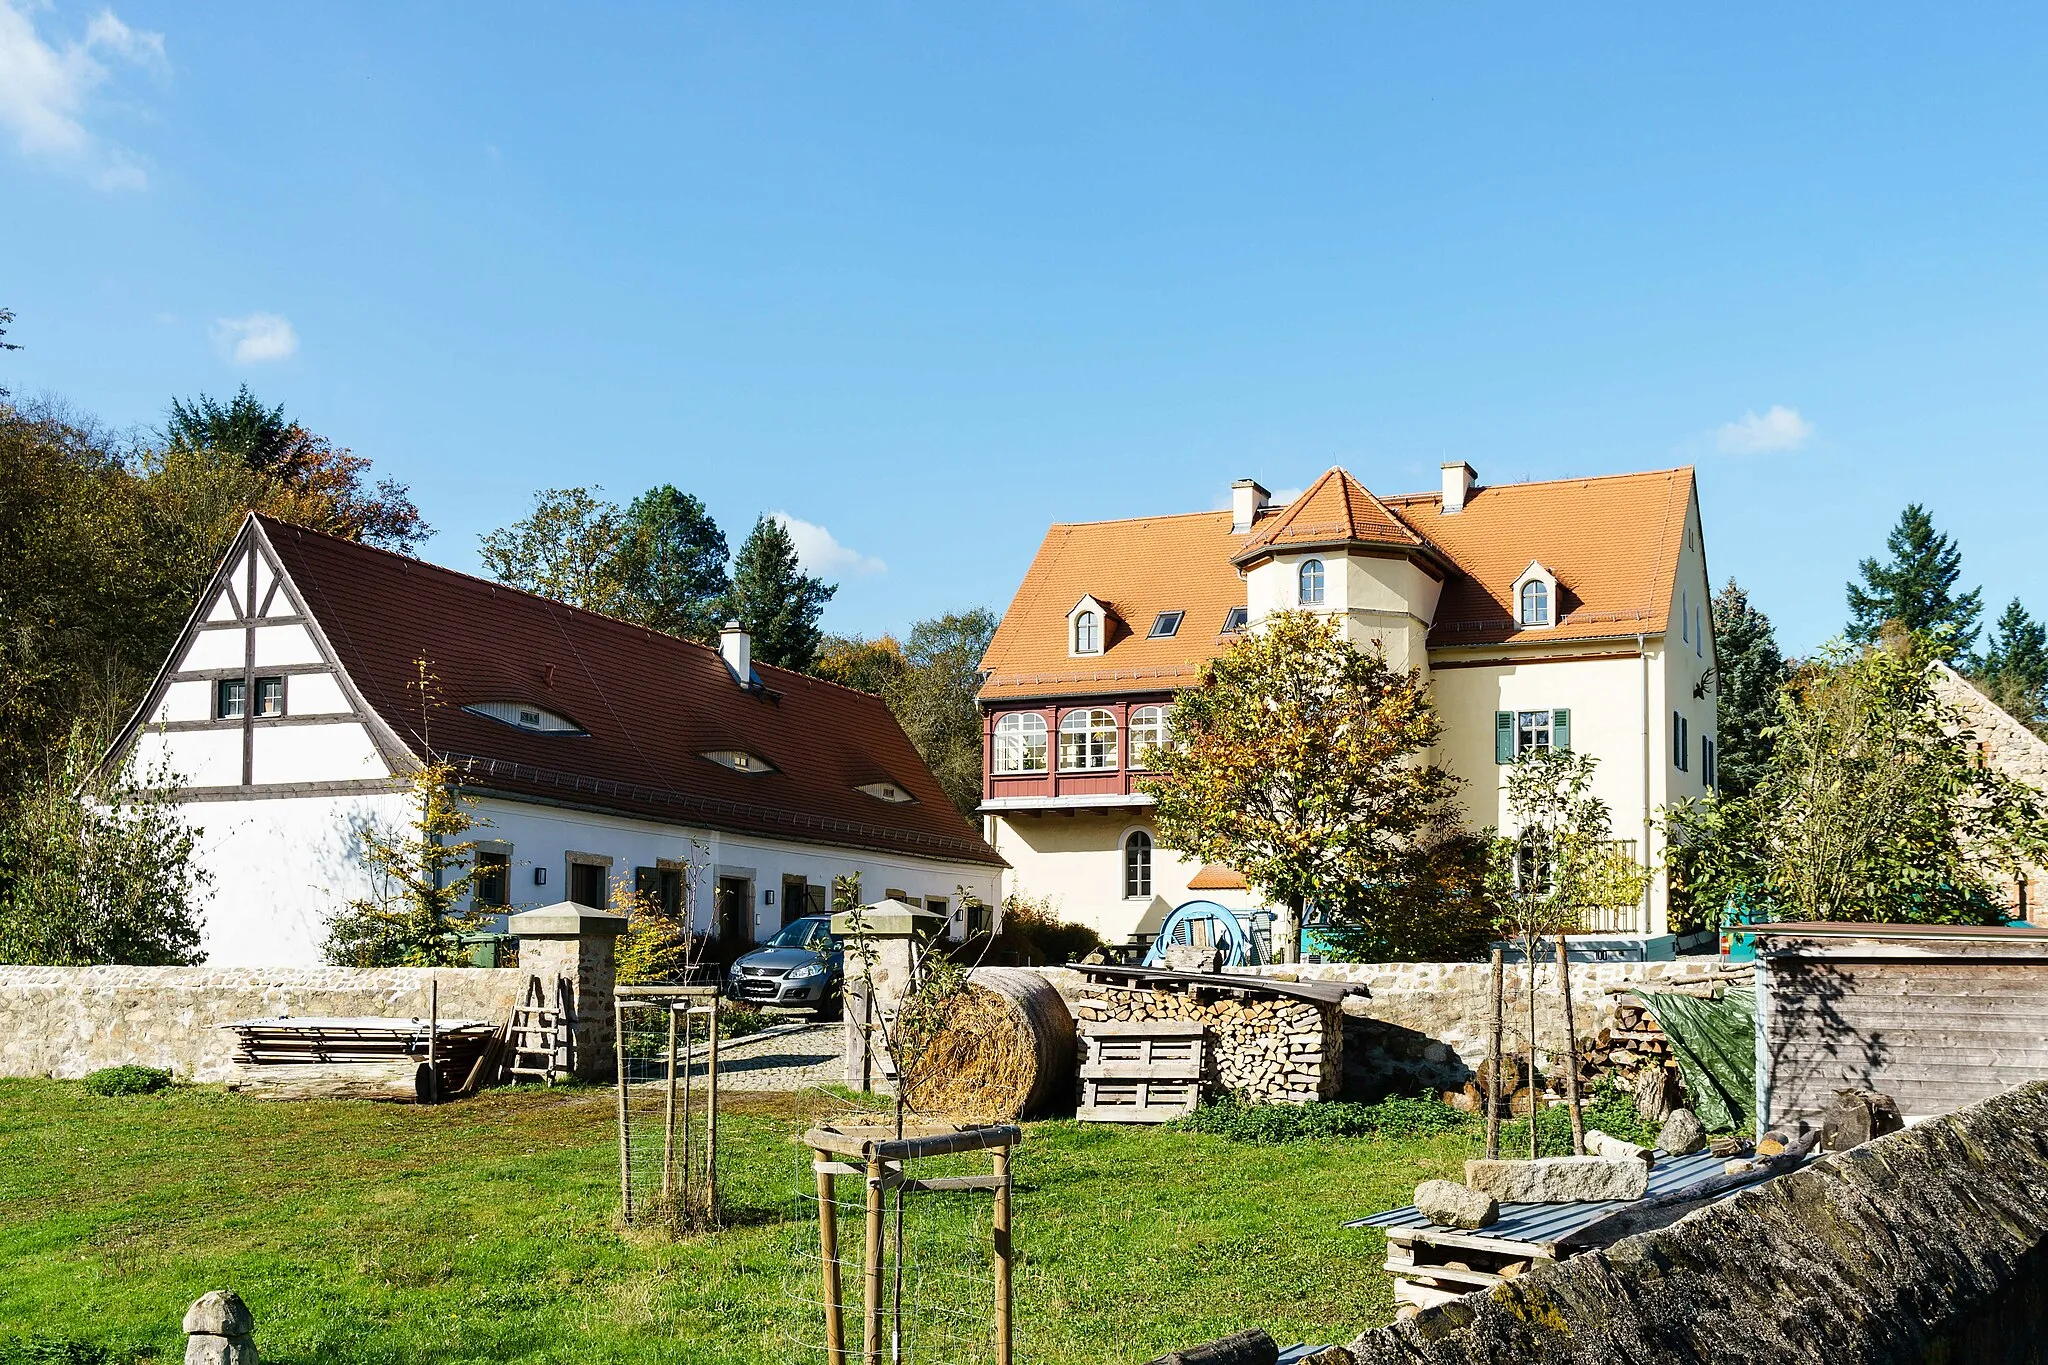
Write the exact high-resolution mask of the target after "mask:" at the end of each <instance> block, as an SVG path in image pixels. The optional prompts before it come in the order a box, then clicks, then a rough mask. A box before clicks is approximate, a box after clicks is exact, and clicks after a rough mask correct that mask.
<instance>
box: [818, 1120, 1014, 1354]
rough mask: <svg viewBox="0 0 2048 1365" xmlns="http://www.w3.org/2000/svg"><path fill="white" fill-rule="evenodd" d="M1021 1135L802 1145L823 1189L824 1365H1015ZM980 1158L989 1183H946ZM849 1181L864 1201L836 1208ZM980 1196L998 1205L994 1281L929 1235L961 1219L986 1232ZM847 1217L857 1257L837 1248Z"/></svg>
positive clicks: (961, 1177) (886, 1130) (960, 1249)
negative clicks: (1014, 1152)
mask: <svg viewBox="0 0 2048 1365" xmlns="http://www.w3.org/2000/svg"><path fill="white" fill-rule="evenodd" d="M1021 1137H1022V1131H1021V1130H1020V1129H1018V1128H1017V1127H1016V1126H1015V1125H1013V1124H988V1125H956V1124H932V1123H923V1124H918V1123H911V1124H904V1125H902V1126H901V1130H900V1136H899V1129H898V1125H897V1124H896V1123H895V1122H893V1121H888V1120H878V1121H875V1122H873V1123H861V1122H831V1123H822V1124H819V1125H818V1126H816V1127H814V1128H812V1129H810V1130H809V1131H808V1132H806V1133H805V1134H804V1135H803V1138H802V1139H801V1141H802V1143H803V1145H804V1146H805V1147H807V1148H809V1150H810V1153H811V1163H810V1164H811V1171H812V1174H813V1175H814V1177H815V1179H816V1196H817V1208H818V1263H817V1265H818V1276H819V1278H818V1282H817V1283H818V1286H819V1288H820V1290H821V1291H822V1298H821V1300H820V1304H819V1306H820V1307H821V1308H822V1310H823V1317H824V1329H825V1335H824V1341H823V1343H822V1349H821V1351H820V1354H821V1355H822V1357H823V1359H824V1360H825V1361H826V1362H827V1363H828V1365H856V1363H857V1365H883V1363H884V1362H887V1363H888V1365H911V1363H912V1362H916V1361H927V1362H931V1365H970V1363H971V1362H975V1361H981V1360H986V1361H990V1362H993V1365H1012V1359H1013V1356H1012V1352H1013V1346H1014V1341H1013V1334H1012V1329H1011V1314H1010V1302H1011V1287H1012V1280H1013V1276H1014V1272H1015V1254H1014V1251H1013V1247H1012V1242H1011V1208H1010V1194H1011V1171H1010V1149H1011V1148H1012V1147H1013V1146H1015V1145H1016V1143H1017V1142H1018V1140H1019V1139H1020V1138H1021ZM978 1153H986V1154H987V1155H988V1158H989V1170H988V1173H987V1174H985V1175H984V1174H979V1173H973V1174H941V1173H939V1172H940V1170H941V1169H947V1170H952V1169H964V1167H965V1166H966V1165H967V1164H969V1163H966V1162H963V1161H961V1160H959V1158H962V1157H972V1156H973V1155H975V1154H978ZM946 1158H954V1160H951V1161H948V1160H945V1159H946ZM841 1179H852V1180H857V1181H859V1182H860V1187H859V1188H860V1191H861V1197H860V1198H859V1199H858V1200H841V1199H840V1197H839V1189H838V1182H839V1181H840V1180H841ZM983 1191H986V1192H988V1193H989V1194H990V1195H991V1196H992V1199H991V1201H990V1203H989V1204H988V1205H987V1209H988V1224H987V1246H988V1252H987V1255H988V1257H989V1261H988V1266H989V1270H988V1271H986V1272H984V1271H980V1270H967V1269H965V1268H963V1266H962V1265H961V1262H962V1261H963V1260H967V1259H978V1257H973V1258H970V1256H968V1255H965V1254H963V1253H964V1252H965V1246H966V1244H965V1242H964V1241H963V1239H961V1238H960V1237H958V1236H954V1237H951V1238H950V1239H945V1238H942V1237H934V1236H922V1235H921V1234H923V1233H928V1232H934V1231H936V1230H937V1229H936V1226H935V1225H936V1224H937V1223H939V1222H941V1221H948V1222H953V1223H957V1222H960V1221H964V1222H965V1223H967V1224H968V1226H969V1229H970V1231H972V1232H974V1233H977V1234H978V1233H979V1230H980V1223H979V1211H980V1207H981V1206H980V1201H979V1199H978V1198H976V1196H977V1195H978V1194H979V1193H980V1192H983ZM892 1194H893V1195H894V1199H893V1200H892V1199H891V1198H890V1196H891V1195H892ZM963 1200H972V1201H973V1203H972V1204H971V1205H963V1203H962V1202H961V1201H963ZM935 1214H936V1215H939V1217H936V1218H935V1217H932V1216H931V1215H935ZM948 1215H950V1218H949V1217H948ZM842 1218H845V1219H846V1220H847V1221H848V1222H855V1223H857V1226H858V1228H859V1235H860V1245H859V1248H858V1250H857V1251H856V1250H855V1249H854V1248H853V1247H851V1246H848V1247H845V1248H843V1249H842V1247H841V1244H840V1231H841V1229H840V1223H841V1220H842ZM976 1240H979V1239H978V1237H977V1238H976ZM849 1273H851V1274H854V1275H857V1276H858V1277H859V1280H860V1284H861V1290H860V1305H859V1307H860V1326H859V1333H860V1342H859V1354H858V1355H855V1354H852V1353H851V1352H850V1351H849V1348H848V1343H847V1322H846V1313H847V1309H848V1307H849V1306H850V1305H849V1304H848V1303H847V1301H846V1293H845V1291H846V1283H845V1281H846V1278H847V1276H848V1274H849ZM984 1276H985V1278H984ZM906 1297H907V1300H908V1301H907V1302H906Z"/></svg>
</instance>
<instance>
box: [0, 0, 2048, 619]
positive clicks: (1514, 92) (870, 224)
mask: <svg viewBox="0 0 2048 1365" xmlns="http://www.w3.org/2000/svg"><path fill="white" fill-rule="evenodd" d="M1695 8H1696V10H1697V12H1696V13H1694V14H1692V15H1686V14H1681V13H1678V12H1677V7H1672V6H1656V7H1650V6H1642V7H1621V6H1602V7H1597V8H1582V7H1573V6H1562V5H1557V6H1545V7H1529V6H1514V7H1505V6H1503V7H1489V6H1478V5H1469V6H1459V7H1454V8H1453V7H1440V6H1403V7H1391V6H1385V7H1378V8H1376V9H1373V8H1368V7H1364V6H1336V5H1328V6H1313V5H1294V6H1273V5H1247V6H1242V7H1225V6H1213V5H1185V6H1165V5H1159V6H1150V7H1139V6H1122V5H1112V4H1066V5H1061V4H1047V5H1040V6H1030V7H1024V6H1012V7H998V6H949V7H933V8H921V7H915V6H908V5H882V6H876V5H867V6H855V5H830V6H825V5H820V6H815V7H799V6H793V5H744V6H743V5H730V6H716V7H704V6H698V7H684V6H670V5H663V6H655V5H645V6H636V7H632V8H604V7H598V6H582V7H563V6H546V7H542V6H524V5H499V6H492V7H488V8H486V7H481V6H470V7H455V6H398V5H390V6H371V5H351V6H346V7H344V6H327V7H324V8H316V7H310V6H272V5H260V6H259V5H229V4H209V5H204V6H193V5H170V4H162V3H131V2H130V0H115V3H114V4H113V6H112V8H111V9H108V8H105V7H102V6H99V5H91V6H81V5H73V4H68V3H59V4H54V5H47V6H39V5H36V4H33V3H27V2H26V0H0V306H7V307H12V308H13V309H14V310H15V311H16V313H17V315H18V317H17V321H16V323H15V326H14V329H13V332H12V333H11V336H10V339H11V340H15V341H18V342H21V343H23V344H24V346H25V347H26V349H24V350H21V351H17V352H11V353H8V354H7V355H6V356H5V357H4V358H0V384H6V385H8V386H10V387H12V388H14V390H15V391H16V393H17V394H31V393H35V392H38V391H43V390H48V391H52V392H56V393H59V394H62V395H64V396H65V397H67V398H68V399H70V400H71V401H72V402H73V403H75V404H76V405H77V406H79V407H81V408H83V409H86V410H88V411H91V412H95V413H98V414H99V415H100V416H102V417H103V418H105V419H107V420H108V421H110V422H113V423H115V424H117V425H126V424H131V423H137V424H152V425H153V424H155V423H156V422H158V421H159V420H160V419H161V416H162V413H163V409H164V407H165V405H166V403H167V401H168V400H169V398H170V397H171V396H172V395H174V394H192V393H196V392H199V391H208V392H213V393H217V394H218V393H227V392H232V391H233V389H234V388H235V386H236V385H237V384H239V383H243V382H246V383H248V384H249V385H250V386H251V388H252V389H253V390H254V391H255V392H256V393H257V394H258V395H259V396H261V397H263V398H265V399H266V400H269V401H272V402H279V401H281V402H283V403H284V404H285V405H286V407H287V409H288V411H289V412H291V413H292V414H293V415H294V416H296V417H298V418H300V419H301V420H303V421H304V422H306V424H307V425H309V426H311V427H312V428H314V429H315V430H317V431H319V432H321V433H323V434H325V435H327V436H329V437H330V438H332V439H334V440H336V441H337V442H340V443H342V444H345V445H348V446H350V447H352V448H354V449H355V450H356V451H357V452H358V453H360V454H364V455H368V456H370V457H371V458H372V459H373V460H375V462H376V464H377V467H378V469H379V471H380V472H384V473H388V474H391V475H393V476H396V477H398V478H401V479H404V480H406V481H408V482H409V483H410V484H411V485H412V487H413V490H414V493H415V495H416V497H417V498H418V500H419V502H420V504H421V506H422V508H423V510H424V511H425V512H426V514H427V517H428V519H429V520H430V521H431V522H432V523H433V524H434V525H435V526H436V527H437V528H438V531H439V534H437V535H436V536H435V537H434V539H433V540H431V541H429V542H428V545H427V548H426V554H427V555H428V556H429V557H430V558H433V559H436V560H439V561H441V562H444V563H448V564H451V565H454V566H456V567H460V568H474V567H475V564H476V553H475V552H476V537H477V533H478V532H479V531H482V530H487V529H489V528H491V527H493V526H497V525H500V524H502V523H504V522H506V521H509V520H512V519H514V518H516V517H518V516H519V515H521V514H522V512H523V510H524V509H525V507H526V505H527V504H528V502H529V501H530V498H531V496H532V493H533V491H534V490H535V489H537V488H541V487H547V486H554V485H564V484H575V483H582V484H601V485H603V486H604V487H605V488H606V490H607V491H609V492H610V493H612V494H614V495H616V496H619V497H621V498H622V499H623V498H625V497H630V496H631V495H632V494H634V493H635V492H637V491H638V490H640V489H641V488H644V487H646V486H648V485H649V484H651V483H655V482H661V481H667V482H673V483H675V484H677V485H679V486H681V487H683V488H686V489H689V490H692V491H694V492H696V493H698V494H699V495H700V496H702V497H703V498H704V499H705V500H706V501H707V502H708V503H709V504H710V506H711V508H712V510H713V512H714V513H715V514H717V516H718V517H719V519H720V521H721V522H722V523H723V524H724V525H725V526H726V528H727V531H728V534H729V535H730V536H731V537H732V538H733V540H734V541H735V543H737V541H738V539H739V537H740V536H741V535H742V534H744V532H745V530H746V529H747V527H748V526H749V525H751V523H752V521H753V519H754V517H755V516H756V515H758V514H760V513H762V512H768V511H776V512H782V513H786V514H787V515H789V516H791V517H794V518H798V519H800V520H801V521H803V522H806V523H809V524H810V525H811V526H814V527H818V528H823V529H822V532H821V533H817V534H813V535H811V536H810V538H809V545H810V548H811V549H812V552H813V554H814V555H815V557H816V560H817V563H818V566H819V567H820V568H821V569H823V570H824V571H825V572H826V573H827V574H828V575H829V576H831V577H834V578H836V579H838V580H839V581H840V582H841V584H842V587H841V590H840V594H839V597H838V600H836V601H835V602H834V603H833V605H832V607H831V609H830V611H829V612H828V615H827V624H828V626H829V627H831V628H834V629H837V630H843V631H863V632H875V631H879V630H883V629H890V628H900V627H901V626H903V625H904V624H906V623H907V622H909V621H910V620H912V619H915V618H916V617H918V616H922V615H928V614H931V613H934V612H938V611H942V610H946V609H949V608H954V607H960V606H966V605H970V604H974V603H988V604H991V605H994V606H997V607H1001V606H1002V605H1004V604H1005V603H1006V602H1007V601H1008V598H1009V596H1010V593H1011V592H1012V590H1013V589H1014V587H1015V584H1016V582H1017V579H1018V578H1019V576H1020V575H1021V574H1022V572H1023V570H1024V567H1025V565H1026V563H1027V562H1028V560H1029V557H1030V554H1031V551H1032V549H1033V548H1034V547H1035V546H1036V544H1037V542H1038V540H1039V538H1040V537H1041V535H1042V534H1043V532H1044V528H1045V526H1046V525H1047V523H1049V522H1051V521H1055V520H1081V519H1093V518H1098V517H1112V516H1129V515H1137V514H1142V513H1150V512H1162V511H1181V510H1192V509H1198V508H1203V507H1211V506H1217V505H1220V504H1221V503H1222V501H1223V500H1224V497H1225V494H1226V489H1227V485H1228V483H1229V481H1230V480H1231V479H1232V478H1235V477H1239V476H1243V475H1251V476H1254V477H1257V478H1258V479H1260V480H1261V481H1262V482H1264V483H1265V484H1266V485H1267V486H1268V487H1271V488H1274V489H1284V488H1298V487H1300V486H1302V485H1303V484H1305V483H1307V482H1308V481H1309V480H1310V479H1312V478H1313V477H1314V476H1315V475H1316V474H1317V473H1318V472H1320V471H1321V470H1322V469H1324V468H1326V467H1328V466H1329V465H1331V464H1333V463H1342V464H1344V465H1346V466H1347V467H1348V468H1350V469H1352V470H1353V471H1354V472H1355V473H1357V474H1358V475H1359V476H1360V477H1361V478H1362V479H1364V480H1365V482H1366V483H1367V484H1368V485H1369V486H1371V487H1374V488H1376V489H1380V490H1382V491H1386V492H1405V491H1412V490H1415V489H1420V488H1427V487H1431V486H1433V485H1434V483H1435V481H1436V477H1437V475H1436V469H1437V466H1438V464H1439V462H1441V461H1443V460H1446V459H1464V460H1469V461H1470V462H1471V463H1472V464H1473V465H1475V466H1476V467H1477V468H1478V469H1479V471H1480V475H1481V478H1482V480H1483V481H1496V482H1499V481H1507V480H1512V479H1520V478H1524V477H1537V478H1545V477H1560V476H1570V475H1581V474H1598V473H1605V472H1611V471H1620V470H1629V469H1642V468H1658V467H1664V466H1669V465H1673V464H1679V463H1693V464H1696V465H1697V466H1698V468H1699V471H1700V478H1701V487H1702V494H1703V500H1704V504H1705V515H1706V524H1707V533H1708V551H1709V557H1710V561H1711V565H1712V570H1713V572H1714V574H1715V576H1716V579H1717V580H1718V579H1720V578H1723V577H1726V576H1727V575H1729V574H1733V575H1734V576H1735V577H1736V578H1738V579H1739V580H1741V581H1742V582H1743V583H1744V584H1745V585H1747V586H1748V587H1749V588H1750V589H1751V590H1752V593H1753V595H1754V596H1755V598H1756V599H1757V600H1758V601H1759V603H1760V604H1761V605H1762V606H1763V607H1764V608H1765V609H1766V610H1768V611H1769V612H1770V613H1771V614H1772V615H1773V616H1774V617H1775V618H1776V619H1777V620H1778V622H1779V624H1780V628H1781V631H1782V634H1783V636H1784V637H1785V640H1786V643H1787V644H1788V645H1789V646H1791V647H1793V648H1796V649H1804V648H1810V647H1811V646H1812V645H1814V644H1815V643H1817V642H1819V641H1820V640H1822V639H1824V638H1826V637H1827V636H1828V635H1830V634H1832V633H1833V632H1834V631H1835V630H1837V629H1838V628H1839V626H1840V623H1841V620H1842V614H1843V607H1842V583H1843V581H1844V579H1845V578H1847V577H1848V576H1849V575H1850V573H1851V572H1852V571H1853V568H1854V564H1855V561H1856V560H1857V559H1858V558H1859V557H1860V556H1861V555H1864V554H1867V553H1872V552H1874V551H1875V550H1877V549H1878V547H1879V546H1880V544H1881V541H1882V538H1883V535H1884V532H1885V531H1886V530H1887V529H1888V528H1889V526H1890V525H1891V523H1892V521H1893V520H1894V519H1895V517H1896V516H1897V514H1898V511H1899V509H1900V507H1901V506H1902V505H1903V504H1904V503H1906V502H1907V501H1908V500H1915V499H1917V500H1920V501H1922V502H1925V503H1927V504H1928V505H1929V506H1930V507H1931V508H1932V509H1933V512H1934V514H1935V517H1936V520H1937V523H1938V524H1939V525H1941V526H1942V527H1943V528H1944V529H1946V530H1949V531H1950V532H1952V533H1953V534H1955V535H1956V536H1957V537H1958V538H1959V539H1960V541H1961V543H1962V545H1963V548H1964V551H1965V556H1966V559H1965V574H1966V576H1967V579H1968V581H1969V582H1971V583H1978V582H1981V583H1982V584H1984V586H1985V590H1986V598H1987V600H1989V601H1991V602H1993V603H1994V604H2002V603H2003V602H2004V601H2005V600H2007V599H2008V598H2010V597H2013V596H2016V595H2017V596H2019V597H2021V598H2022V599H2024V600H2025V601H2027V602H2028V604H2029V605H2030V606H2031V607H2032V608H2033V609H2034V610H2035V612H2036V613H2037V614H2048V567H2044V560H2043V556H2042V555H2041V554H2040V553H2039V550H2038V547H2039V545H2040V542H2041V534H2040V530H2039V526H2040V523H2041V517H2042V512H2041V506H2042V494H2043V491H2044V479H2043V473H2042V471H2043V459H2042V457H2043V452H2044V450H2048V337H2044V329H2048V306H2044V305H2048V231H2044V229H2048V166H2044V156H2048V153H2044V148H2048V82H2043V81H2042V80H2041V79H2040V72H2041V71H2042V69H2044V59H2048V11H2044V10H2042V9H2041V8H2040V7H2038V6H2020V5H2012V6H1976V7H1971V8H1970V10H1969V11H1968V12H1967V13H1964V12H1961V11H1960V10H1959V9H1957V8H1954V7H1951V8H1949V9H1946V10H1944V11H1940V12H1933V11H1927V10H1924V9H1921V10H1919V11H1917V12H1916V11H1915V10H1912V9H1908V8H1905V7H1888V6H1871V5H1860V6H1849V5H1839V6H1830V7H1806V8H1804V9H1803V11H1802V12H1801V13H1798V14H1793V13H1790V12H1789V8H1790V7H1783V6H1768V7H1765V6H1759V7H1738V6H1733V5H1720V6H1711V7H1706V6H1701V7H1695ZM820 535H822V536H824V537H827V538H826V539H822V540H821V539H820V538H819V537H820Z"/></svg>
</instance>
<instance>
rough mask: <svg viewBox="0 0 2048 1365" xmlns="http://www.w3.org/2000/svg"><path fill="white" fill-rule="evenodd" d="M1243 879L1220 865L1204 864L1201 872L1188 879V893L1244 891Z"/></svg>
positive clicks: (1247, 888) (1245, 886) (1246, 888)
mask: <svg viewBox="0 0 2048 1365" xmlns="http://www.w3.org/2000/svg"><path fill="white" fill-rule="evenodd" d="M1249 889H1250V888H1249V887H1248V886H1247V885H1246V884H1245V879H1244V878H1243V877H1241V876H1239V875H1238V874H1237V873H1235V872H1233V871H1231V870H1230V869H1229V868H1227V867H1225V866H1224V865H1223V864H1222V863H1204V864H1202V870H1201V871H1200V872H1197V873H1196V874H1195V875H1194V876H1192V877H1190V878H1188V890H1190V891H1246V890H1249Z"/></svg>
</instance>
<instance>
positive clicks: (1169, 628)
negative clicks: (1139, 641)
mask: <svg viewBox="0 0 2048 1365" xmlns="http://www.w3.org/2000/svg"><path fill="white" fill-rule="evenodd" d="M1186 614H1187V613H1186V612H1179V611H1162V612H1160V613H1159V614H1158V615H1157V616H1155V617H1153V618H1152V632H1151V636H1150V638H1151V639H1154V640H1166V639H1171V638H1172V637H1173V636H1175V635H1178V634H1180V620H1181V617H1183V616H1185V615H1186Z"/></svg>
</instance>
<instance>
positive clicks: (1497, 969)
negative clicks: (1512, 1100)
mask: <svg viewBox="0 0 2048 1365" xmlns="http://www.w3.org/2000/svg"><path fill="white" fill-rule="evenodd" d="M1505 961H1506V958H1504V957H1503V956H1502V954H1501V950H1500V949H1498V948H1495V949H1494V950H1493V1000H1492V1016H1493V1017H1492V1029H1491V1031H1490V1032H1489V1033H1488V1035H1487V1044H1486V1063H1487V1066H1486V1071H1487V1076H1486V1159H1487V1160H1488V1161H1498V1160H1499V1159H1500V1067H1501V1060H1502V1059H1501V1052H1502V1050H1503V1049H1502V1046H1501V1032H1502V1029H1503V1028H1504V1027H1505V1025H1506V1014H1507V1009H1506V1002H1505V1001H1504V1000H1502V998H1501V994H1502V990H1503V986H1504V980H1503V977H1504V973H1505V972H1506V968H1505V967H1504V966H1503V965H1502V964H1503V963H1504V962H1505ZM1509 1093H1511V1094H1512V1093H1513V1092H1512V1091H1511V1092H1509Z"/></svg>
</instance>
